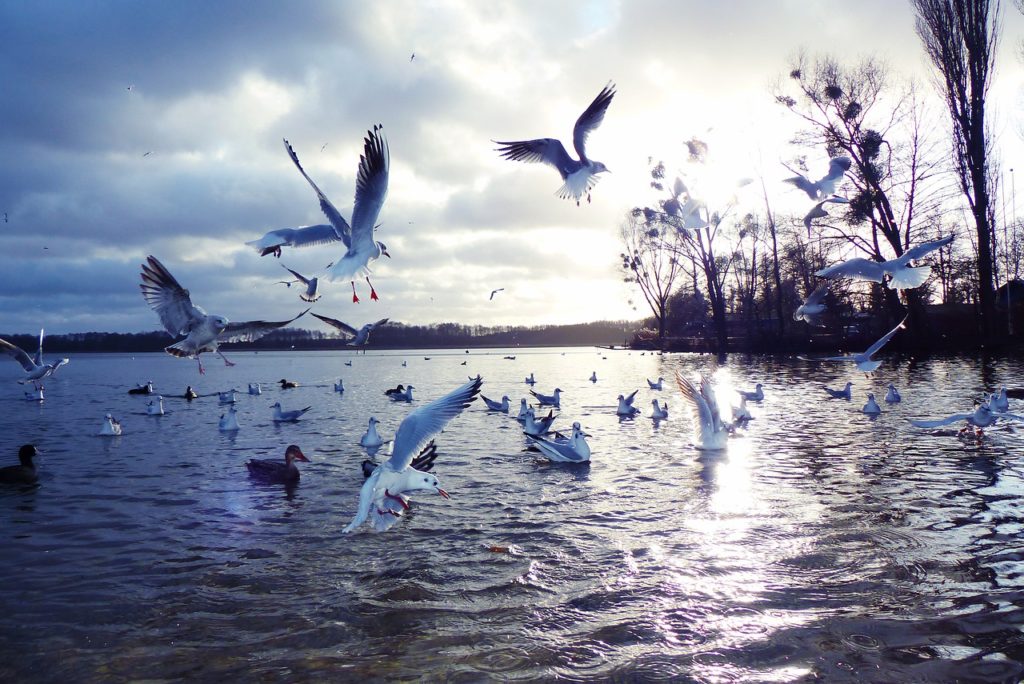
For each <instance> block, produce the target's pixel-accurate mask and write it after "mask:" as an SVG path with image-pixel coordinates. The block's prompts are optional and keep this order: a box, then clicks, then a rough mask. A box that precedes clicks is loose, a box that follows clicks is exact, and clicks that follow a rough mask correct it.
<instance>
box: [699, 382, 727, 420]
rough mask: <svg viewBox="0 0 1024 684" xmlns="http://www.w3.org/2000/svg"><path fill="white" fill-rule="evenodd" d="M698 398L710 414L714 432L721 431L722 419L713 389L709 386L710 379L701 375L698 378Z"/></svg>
mask: <svg viewBox="0 0 1024 684" xmlns="http://www.w3.org/2000/svg"><path fill="white" fill-rule="evenodd" d="M700 396H701V397H702V398H703V399H704V403H705V404H707V406H708V411H709V412H710V414H711V425H712V426H713V427H714V429H715V431H719V430H721V429H722V427H723V426H722V417H721V413H720V412H719V410H718V400H717V399H716V398H715V388H714V387H713V386H712V384H711V378H709V377H708V376H706V375H704V374H703V373H702V374H701V376H700Z"/></svg>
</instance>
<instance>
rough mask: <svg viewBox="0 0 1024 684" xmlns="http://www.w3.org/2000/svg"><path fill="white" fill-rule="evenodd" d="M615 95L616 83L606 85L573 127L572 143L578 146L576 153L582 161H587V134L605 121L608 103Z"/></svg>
mask: <svg viewBox="0 0 1024 684" xmlns="http://www.w3.org/2000/svg"><path fill="white" fill-rule="evenodd" d="M613 97H615V84H614V83H609V84H608V85H606V86H605V87H604V88H603V89H602V90H601V92H600V93H598V94H597V97H595V98H594V101H593V102H591V103H590V106H589V107H587V108H586V109H585V110H584V112H583V113H582V114H580V118H578V119H576V125H575V126H574V127H573V129H572V145H573V147H575V148H576V154H578V155H580V161H582V162H584V163H586V161H587V152H586V148H587V136H588V135H590V132H591V131H593V130H594V129H595V128H597V127H598V126H600V125H601V122H602V121H604V113H605V112H606V111H608V105H610V104H611V103H612V98H613Z"/></svg>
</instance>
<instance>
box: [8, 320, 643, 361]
mask: <svg viewBox="0 0 1024 684" xmlns="http://www.w3.org/2000/svg"><path fill="white" fill-rule="evenodd" d="M639 326H640V323H639V322H629V321H594V322H591V323H575V324H569V325H541V326H523V327H517V326H507V325H506V326H482V325H461V324H458V323H436V324H432V325H405V324H403V323H389V324H387V325H383V326H380V327H378V328H376V329H375V330H374V331H373V334H372V335H371V337H370V345H369V346H371V347H374V348H380V349H418V348H439V347H453V348H457V347H550V346H611V345H623V344H626V343H627V342H628V341H629V339H630V338H631V337H632V335H633V333H634V332H635V331H636V329H637V328H638V327H639ZM0 338H3V339H5V340H7V341H8V342H10V343H12V344H15V345H17V346H19V347H21V348H22V349H24V350H25V351H27V352H29V353H34V352H35V350H36V348H37V347H38V344H39V334H38V333H35V334H24V333H19V334H12V335H8V334H0ZM177 339H180V338H172V337H171V336H170V335H168V334H167V333H166V332H164V331H162V330H154V331H150V332H140V333H115V332H84V333H68V334H63V335H47V336H46V340H45V341H44V343H43V352H44V354H45V353H47V352H49V353H54V354H56V353H62V352H154V351H161V350H162V349H163V348H164V347H166V346H167V345H169V344H172V343H173V342H175V341H177ZM223 347H224V348H225V349H260V350H274V349H293V348H294V349H300V350H318V349H324V350H328V349H346V348H348V349H351V348H352V347H348V346H347V345H346V344H345V340H343V339H341V338H340V337H338V336H336V335H334V334H330V333H324V332H320V331H319V330H306V329H303V328H283V329H281V330H276V331H274V332H272V333H270V334H269V335H267V336H266V337H263V338H261V339H259V340H257V341H255V342H245V343H242V342H239V343H235V344H228V345H223Z"/></svg>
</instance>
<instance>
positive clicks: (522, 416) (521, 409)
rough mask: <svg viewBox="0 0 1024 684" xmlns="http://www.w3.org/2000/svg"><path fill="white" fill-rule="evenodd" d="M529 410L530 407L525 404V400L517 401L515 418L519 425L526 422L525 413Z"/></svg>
mask: <svg viewBox="0 0 1024 684" xmlns="http://www.w3.org/2000/svg"><path fill="white" fill-rule="evenodd" d="M529 410H530V406H529V404H527V403H526V399H525V398H523V399H520V400H519V415H518V416H516V420H518V421H519V422H520V423H522V422H523V421H525V420H526V413H527V411H529Z"/></svg>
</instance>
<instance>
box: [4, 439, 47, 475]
mask: <svg viewBox="0 0 1024 684" xmlns="http://www.w3.org/2000/svg"><path fill="white" fill-rule="evenodd" d="M37 455H39V450H38V449H36V447H35V445H33V444H25V445H24V446H22V447H21V448H20V449H18V460H19V461H20V462H21V464H20V465H16V466H6V467H4V468H0V483H3V484H35V483H36V482H38V481H39V475H38V474H37V473H36V466H35V464H34V463H32V459H33V458H35V457H36V456H37Z"/></svg>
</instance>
